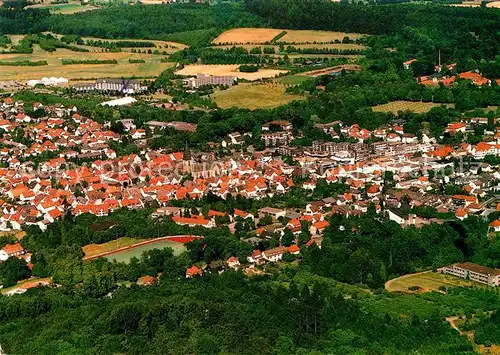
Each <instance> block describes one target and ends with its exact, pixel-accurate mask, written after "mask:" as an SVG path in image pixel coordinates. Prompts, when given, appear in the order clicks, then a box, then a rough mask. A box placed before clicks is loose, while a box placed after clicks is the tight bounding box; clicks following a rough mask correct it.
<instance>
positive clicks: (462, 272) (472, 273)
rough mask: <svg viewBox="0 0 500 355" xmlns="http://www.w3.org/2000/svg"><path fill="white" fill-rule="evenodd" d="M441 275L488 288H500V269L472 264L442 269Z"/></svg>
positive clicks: (455, 265)
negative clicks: (455, 277)
mask: <svg viewBox="0 0 500 355" xmlns="http://www.w3.org/2000/svg"><path fill="white" fill-rule="evenodd" d="M442 271H443V273H445V274H450V275H453V276H457V277H460V278H462V279H466V280H471V281H474V282H479V283H482V284H486V285H489V286H500V269H492V268H489V267H485V266H482V265H478V264H473V263H469V262H467V263H462V264H454V265H451V266H447V267H444V268H443V269H442Z"/></svg>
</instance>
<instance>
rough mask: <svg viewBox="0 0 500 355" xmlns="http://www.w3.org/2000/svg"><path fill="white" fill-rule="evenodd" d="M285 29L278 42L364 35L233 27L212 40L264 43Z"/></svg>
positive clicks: (320, 40)
mask: <svg viewBox="0 0 500 355" xmlns="http://www.w3.org/2000/svg"><path fill="white" fill-rule="evenodd" d="M283 31H286V34H285V35H284V36H283V37H281V38H279V39H278V42H285V43H313V42H332V41H336V40H339V41H342V39H344V37H349V39H351V40H356V39H358V38H361V37H364V36H365V35H364V34H360V33H345V32H332V31H308V30H282V29H273V28H233V29H231V30H228V31H225V32H224V33H222V34H221V35H220V36H219V37H217V38H216V39H214V40H213V41H212V43H213V44H215V45H222V44H236V43H237V44H259V43H261V44H263V43H266V42H270V41H271V40H272V39H273V38H275V37H276V36H278V35H279V34H280V33H282V32H283Z"/></svg>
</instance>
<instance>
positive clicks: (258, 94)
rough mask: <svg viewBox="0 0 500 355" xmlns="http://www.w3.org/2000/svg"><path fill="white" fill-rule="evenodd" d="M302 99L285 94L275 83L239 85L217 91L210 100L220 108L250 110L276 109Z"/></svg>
mask: <svg viewBox="0 0 500 355" xmlns="http://www.w3.org/2000/svg"><path fill="white" fill-rule="evenodd" d="M306 79H307V78H306ZM303 98H304V97H303V96H299V95H290V94H287V93H286V92H285V86H284V85H282V84H277V83H276V84H271V83H267V84H240V85H236V86H233V87H232V88H230V89H227V90H222V91H217V92H215V93H214V94H213V95H212V99H213V100H214V101H215V103H216V104H217V106H219V107H221V108H228V107H241V108H248V109H250V110H253V109H258V108H273V107H278V106H281V105H286V104H287V103H289V102H291V101H293V100H301V99H303Z"/></svg>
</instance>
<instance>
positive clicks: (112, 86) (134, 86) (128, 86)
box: [72, 79, 147, 94]
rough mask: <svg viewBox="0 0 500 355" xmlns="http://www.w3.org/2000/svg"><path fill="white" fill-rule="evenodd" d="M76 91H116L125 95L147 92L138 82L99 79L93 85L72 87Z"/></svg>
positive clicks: (85, 84)
mask: <svg viewBox="0 0 500 355" xmlns="http://www.w3.org/2000/svg"><path fill="white" fill-rule="evenodd" d="M72 87H73V89H74V90H76V91H113V92H114V91H116V92H121V93H124V94H134V93H138V92H142V91H145V90H147V87H146V86H143V85H141V83H140V82H138V81H137V80H124V79H98V80H96V81H95V82H93V83H81V84H75V85H73V86H72Z"/></svg>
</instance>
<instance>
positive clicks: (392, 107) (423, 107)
mask: <svg viewBox="0 0 500 355" xmlns="http://www.w3.org/2000/svg"><path fill="white" fill-rule="evenodd" d="M442 105H443V104H437V103H434V102H412V101H393V102H389V103H387V104H383V105H378V106H374V107H372V110H373V111H375V112H392V113H394V114H396V113H398V112H399V111H412V112H415V113H425V112H428V111H430V110H431V109H432V108H434V107H440V106H442ZM444 106H447V107H453V105H450V104H447V105H444Z"/></svg>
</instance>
